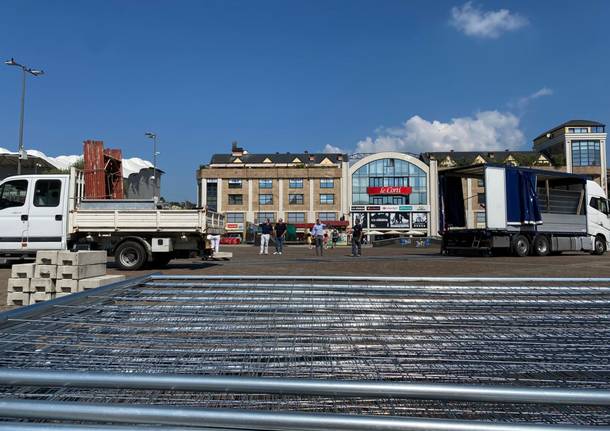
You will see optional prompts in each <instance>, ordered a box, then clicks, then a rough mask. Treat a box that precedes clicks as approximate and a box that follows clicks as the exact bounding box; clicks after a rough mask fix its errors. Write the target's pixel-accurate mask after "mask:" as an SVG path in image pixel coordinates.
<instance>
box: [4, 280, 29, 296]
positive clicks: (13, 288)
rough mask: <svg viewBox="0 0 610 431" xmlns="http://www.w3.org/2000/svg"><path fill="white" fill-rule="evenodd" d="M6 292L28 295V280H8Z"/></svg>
mask: <svg viewBox="0 0 610 431" xmlns="http://www.w3.org/2000/svg"><path fill="white" fill-rule="evenodd" d="M7 292H9V293H17V292H19V293H30V279H29V278H9V279H8V285H7Z"/></svg>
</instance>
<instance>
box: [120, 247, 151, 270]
mask: <svg viewBox="0 0 610 431" xmlns="http://www.w3.org/2000/svg"><path fill="white" fill-rule="evenodd" d="M114 258H115V261H116V264H117V265H118V267H119V268H120V269H122V270H124V271H135V270H138V269H140V268H142V266H144V264H145V263H146V261H147V259H148V256H146V250H144V247H142V244H140V243H139V242H136V241H125V242H124V243H122V244H120V245H119V246H118V247H117V249H116V250H115V252H114Z"/></svg>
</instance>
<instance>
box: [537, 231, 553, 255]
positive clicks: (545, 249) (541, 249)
mask: <svg viewBox="0 0 610 431" xmlns="http://www.w3.org/2000/svg"><path fill="white" fill-rule="evenodd" d="M550 252H551V244H550V242H549V238H548V237H546V236H545V235H538V236H537V237H536V238H534V253H536V256H548V255H549V253H550Z"/></svg>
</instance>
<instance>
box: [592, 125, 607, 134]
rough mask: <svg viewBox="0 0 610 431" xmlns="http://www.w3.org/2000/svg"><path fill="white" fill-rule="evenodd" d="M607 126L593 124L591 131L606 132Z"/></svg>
mask: <svg viewBox="0 0 610 431" xmlns="http://www.w3.org/2000/svg"><path fill="white" fill-rule="evenodd" d="M605 132H606V128H605V127H604V126H593V127H591V133H605Z"/></svg>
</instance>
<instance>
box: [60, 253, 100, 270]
mask: <svg viewBox="0 0 610 431" xmlns="http://www.w3.org/2000/svg"><path fill="white" fill-rule="evenodd" d="M107 260H108V258H107V256H106V252H105V251H87V250H82V251H60V252H59V255H58V258H57V261H58V263H57V264H58V265H72V266H80V265H97V264H100V263H103V264H106V261H107Z"/></svg>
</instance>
